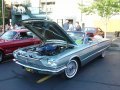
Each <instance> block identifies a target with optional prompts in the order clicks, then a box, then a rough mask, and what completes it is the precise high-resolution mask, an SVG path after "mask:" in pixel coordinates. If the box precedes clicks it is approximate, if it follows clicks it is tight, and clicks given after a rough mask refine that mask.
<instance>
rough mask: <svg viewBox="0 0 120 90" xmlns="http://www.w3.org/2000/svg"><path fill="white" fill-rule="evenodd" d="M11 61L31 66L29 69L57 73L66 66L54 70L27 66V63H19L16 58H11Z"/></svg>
mask: <svg viewBox="0 0 120 90" xmlns="http://www.w3.org/2000/svg"><path fill="white" fill-rule="evenodd" d="M13 61H15V63H17V64H19V65H21V66H24V67H27V68H31V69H35V70H39V71H44V72H46V71H47V72H52V73H57V72H60V71H62V70H64V69H65V68H66V66H64V67H61V68H59V69H56V70H48V69H39V68H35V67H30V66H28V65H24V64H21V63H19V62H18V61H17V60H16V59H13Z"/></svg>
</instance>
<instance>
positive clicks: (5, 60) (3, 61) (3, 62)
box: [1, 60, 12, 63]
mask: <svg viewBox="0 0 120 90" xmlns="http://www.w3.org/2000/svg"><path fill="white" fill-rule="evenodd" d="M10 61H12V60H5V61H3V62H1V63H7V62H10Z"/></svg>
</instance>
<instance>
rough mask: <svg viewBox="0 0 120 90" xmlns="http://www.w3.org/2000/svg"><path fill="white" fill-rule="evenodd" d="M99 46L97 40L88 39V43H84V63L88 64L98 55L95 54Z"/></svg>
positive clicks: (82, 54)
mask: <svg viewBox="0 0 120 90" xmlns="http://www.w3.org/2000/svg"><path fill="white" fill-rule="evenodd" d="M97 48H98V45H97V42H93V41H89V40H87V41H86V43H84V48H83V50H82V51H81V56H80V58H81V61H82V64H86V63H88V62H89V61H91V60H92V59H94V58H95V57H96V56H95V55H96V50H97Z"/></svg>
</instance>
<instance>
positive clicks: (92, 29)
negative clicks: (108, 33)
mask: <svg viewBox="0 0 120 90" xmlns="http://www.w3.org/2000/svg"><path fill="white" fill-rule="evenodd" d="M84 31H85V32H86V33H87V35H89V36H91V37H93V36H94V34H95V33H96V32H98V33H99V35H100V36H102V37H103V38H104V31H102V29H101V28H96V27H85V28H84Z"/></svg>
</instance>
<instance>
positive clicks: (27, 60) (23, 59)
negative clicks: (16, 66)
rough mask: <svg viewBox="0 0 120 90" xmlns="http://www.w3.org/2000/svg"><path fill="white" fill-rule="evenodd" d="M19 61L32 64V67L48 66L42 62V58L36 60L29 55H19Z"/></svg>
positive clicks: (28, 64) (43, 67)
mask: <svg viewBox="0 0 120 90" xmlns="http://www.w3.org/2000/svg"><path fill="white" fill-rule="evenodd" d="M18 62H19V63H21V64H24V65H27V66H30V67H35V68H40V69H41V68H42V69H46V67H45V66H44V65H43V64H42V62H41V61H40V60H36V59H33V58H28V57H25V56H21V55H19V56H18Z"/></svg>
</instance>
